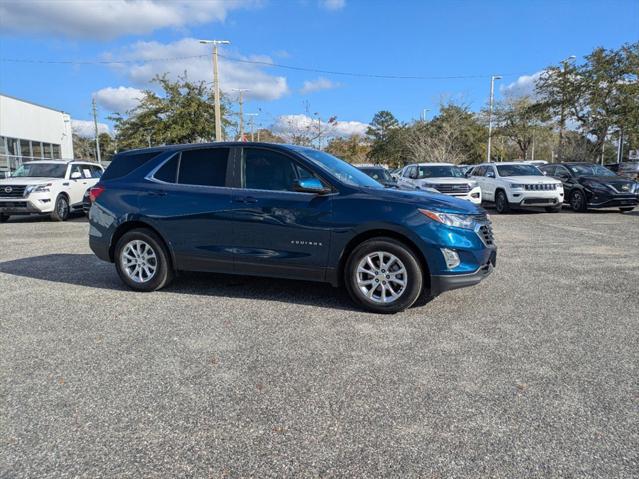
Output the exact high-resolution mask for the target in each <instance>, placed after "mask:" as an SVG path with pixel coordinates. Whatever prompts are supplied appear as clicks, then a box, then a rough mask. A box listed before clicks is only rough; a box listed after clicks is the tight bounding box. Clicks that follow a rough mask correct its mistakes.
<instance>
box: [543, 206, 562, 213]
mask: <svg viewBox="0 0 639 479" xmlns="http://www.w3.org/2000/svg"><path fill="white" fill-rule="evenodd" d="M560 211H561V205H559V206H546V213H559V212H560Z"/></svg>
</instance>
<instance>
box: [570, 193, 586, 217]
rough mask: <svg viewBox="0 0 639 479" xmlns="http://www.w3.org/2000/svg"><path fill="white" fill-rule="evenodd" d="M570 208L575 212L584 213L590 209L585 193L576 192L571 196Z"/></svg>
mask: <svg viewBox="0 0 639 479" xmlns="http://www.w3.org/2000/svg"><path fill="white" fill-rule="evenodd" d="M570 207H571V208H572V209H573V211H577V212H579V213H583V212H584V211H586V210H587V209H588V207H587V205H586V197H585V196H584V193H583V191H580V190H575V191H573V192H572V193H571V194H570Z"/></svg>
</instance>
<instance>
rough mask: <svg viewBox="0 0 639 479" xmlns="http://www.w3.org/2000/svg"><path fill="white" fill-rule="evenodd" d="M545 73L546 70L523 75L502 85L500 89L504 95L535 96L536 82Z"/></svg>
mask: <svg viewBox="0 0 639 479" xmlns="http://www.w3.org/2000/svg"><path fill="white" fill-rule="evenodd" d="M543 73H544V70H541V71H538V72H536V73H533V74H532V75H522V76H520V77H519V78H517V80H515V81H514V82H512V83H509V84H508V85H506V86H503V85H502V86H501V87H500V88H499V91H500V92H501V93H502V95H507V96H513V97H520V96H532V97H534V96H535V83H536V82H537V80H538V79H539V77H540V76H541V75H542V74H543Z"/></svg>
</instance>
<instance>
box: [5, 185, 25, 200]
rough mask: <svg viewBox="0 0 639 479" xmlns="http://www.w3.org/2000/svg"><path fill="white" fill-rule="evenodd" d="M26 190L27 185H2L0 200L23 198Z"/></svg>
mask: <svg viewBox="0 0 639 479" xmlns="http://www.w3.org/2000/svg"><path fill="white" fill-rule="evenodd" d="M25 188H26V186H25V185H0V198H22V197H23V196H24V189H25ZM7 190H9V191H7Z"/></svg>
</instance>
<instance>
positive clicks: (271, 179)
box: [89, 143, 496, 313]
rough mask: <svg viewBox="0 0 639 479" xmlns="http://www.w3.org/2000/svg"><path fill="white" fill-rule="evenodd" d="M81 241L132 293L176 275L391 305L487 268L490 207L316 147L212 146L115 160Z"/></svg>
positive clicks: (386, 308)
mask: <svg viewBox="0 0 639 479" xmlns="http://www.w3.org/2000/svg"><path fill="white" fill-rule="evenodd" d="M91 202H92V203H93V205H92V207H91V210H90V213H89V219H90V223H91V224H90V231H89V241H90V245H91V249H92V250H93V251H94V253H95V254H96V255H97V256H98V257H99V258H101V259H103V260H105V261H110V262H113V263H115V267H116V269H117V272H118V274H119V276H120V278H121V279H122V281H123V282H124V283H126V284H127V285H128V286H129V287H131V288H132V289H134V290H136V291H154V290H158V289H160V288H163V287H164V286H166V285H168V284H169V282H170V281H171V280H172V279H173V277H174V276H175V274H176V273H177V272H178V271H211V272H223V273H235V274H244V275H258V276H272V277H278V278H292V279H299V280H311V281H324V282H328V283H331V284H332V285H333V286H340V285H343V286H345V287H346V289H347V290H348V292H349V293H350V296H351V297H352V298H353V300H354V301H355V302H356V303H357V304H359V305H360V306H362V307H363V308H365V309H368V310H371V311H374V312H380V313H394V312H398V311H402V310H404V309H406V308H408V307H410V306H411V305H412V304H413V303H415V302H416V301H417V300H418V298H420V297H422V298H429V297H433V296H436V295H438V294H439V293H441V292H443V291H446V290H450V289H454V288H460V287H464V286H471V285H474V284H477V283H479V282H480V281H481V280H482V279H483V278H485V277H486V276H487V275H488V274H489V273H490V272H491V271H492V268H493V266H494V265H495V260H496V248H495V244H494V241H493V234H492V229H491V224H490V221H489V219H488V217H487V215H486V213H485V212H484V211H483V210H482V209H481V208H479V207H477V206H474V205H473V204H472V203H470V202H468V201H463V200H457V199H454V198H451V197H448V196H444V195H439V194H430V193H425V192H418V191H401V190H394V189H388V188H384V187H383V186H382V185H380V184H379V183H378V182H376V181H375V180H373V179H372V178H370V177H369V176H367V175H366V174H365V173H363V172H361V171H360V170H358V169H357V168H355V167H353V166H351V165H350V164H348V163H346V162H344V161H342V160H340V159H338V158H335V157H334V156H331V155H329V154H327V153H325V152H322V151H317V150H313V149H311V148H305V147H300V146H293V145H276V144H264V143H214V144H194V145H174V146H166V147H161V148H148V149H142V150H132V151H128V152H124V153H120V154H119V155H117V156H116V157H115V158H114V160H113V162H112V163H111V165H110V166H109V168H108V169H107V170H106V172H105V173H104V175H103V176H102V178H101V180H100V182H99V183H98V184H97V185H96V186H95V187H94V188H92V190H91Z"/></svg>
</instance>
